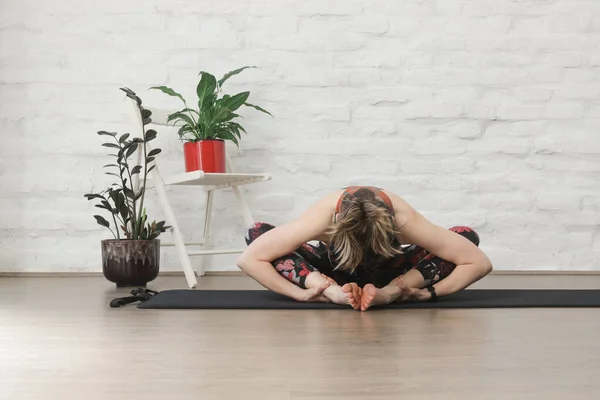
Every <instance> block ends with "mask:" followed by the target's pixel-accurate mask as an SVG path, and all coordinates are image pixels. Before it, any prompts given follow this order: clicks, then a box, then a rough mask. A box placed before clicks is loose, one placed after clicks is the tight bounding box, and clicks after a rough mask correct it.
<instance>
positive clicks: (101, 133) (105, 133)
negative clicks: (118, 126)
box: [98, 131, 117, 137]
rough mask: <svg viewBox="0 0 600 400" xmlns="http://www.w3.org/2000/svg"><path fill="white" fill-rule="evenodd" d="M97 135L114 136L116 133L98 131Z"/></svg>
mask: <svg viewBox="0 0 600 400" xmlns="http://www.w3.org/2000/svg"><path fill="white" fill-rule="evenodd" d="M98 135H106V136H112V137H115V136H117V133H116V132H106V131H99V132H98Z"/></svg>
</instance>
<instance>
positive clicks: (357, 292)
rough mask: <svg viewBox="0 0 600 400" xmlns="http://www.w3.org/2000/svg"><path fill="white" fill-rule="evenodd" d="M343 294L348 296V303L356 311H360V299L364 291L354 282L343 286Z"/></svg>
mask: <svg viewBox="0 0 600 400" xmlns="http://www.w3.org/2000/svg"><path fill="white" fill-rule="evenodd" d="M342 292H344V293H345V294H346V297H347V299H348V303H349V304H350V305H351V306H352V308H354V309H355V310H360V299H361V296H362V289H361V288H360V287H359V286H358V285H357V284H356V283H354V282H352V283H347V284H345V285H344V286H342Z"/></svg>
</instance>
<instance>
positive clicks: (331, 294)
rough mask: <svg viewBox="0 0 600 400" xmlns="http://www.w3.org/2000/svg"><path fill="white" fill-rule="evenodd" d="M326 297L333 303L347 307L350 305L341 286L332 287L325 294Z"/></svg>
mask: <svg viewBox="0 0 600 400" xmlns="http://www.w3.org/2000/svg"><path fill="white" fill-rule="evenodd" d="M323 294H324V295H325V297H327V298H328V299H329V300H330V301H331V302H332V303H335V304H341V305H344V306H347V305H349V304H350V301H349V299H348V296H347V295H346V293H344V291H343V290H342V287H341V286H339V285H331V286H329V287H328V288H327V289H325V291H324V292H323Z"/></svg>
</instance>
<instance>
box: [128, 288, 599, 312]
mask: <svg viewBox="0 0 600 400" xmlns="http://www.w3.org/2000/svg"><path fill="white" fill-rule="evenodd" d="M523 307H600V290H465V291H462V292H459V293H456V294H454V295H451V296H446V297H443V298H440V299H439V300H438V301H437V302H419V303H397V304H389V305H387V306H384V307H381V308H386V309H406V308H523ZM138 308H146V309H147V308H162V309H167V308H170V309H173V308H178V309H260V310H267V309H304V310H306V309H351V308H350V307H349V306H339V305H336V304H327V303H301V302H296V301H294V300H291V299H288V298H286V297H283V296H281V295H278V294H276V293H273V292H270V291H267V290H164V291H162V292H160V293H158V294H157V295H155V296H153V297H152V298H150V300H148V301H146V302H144V303H141V304H139V305H138Z"/></svg>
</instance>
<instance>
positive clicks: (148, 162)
mask: <svg viewBox="0 0 600 400" xmlns="http://www.w3.org/2000/svg"><path fill="white" fill-rule="evenodd" d="M152 161H154V157H147V158H146V164H150V163H151V162H152Z"/></svg>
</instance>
